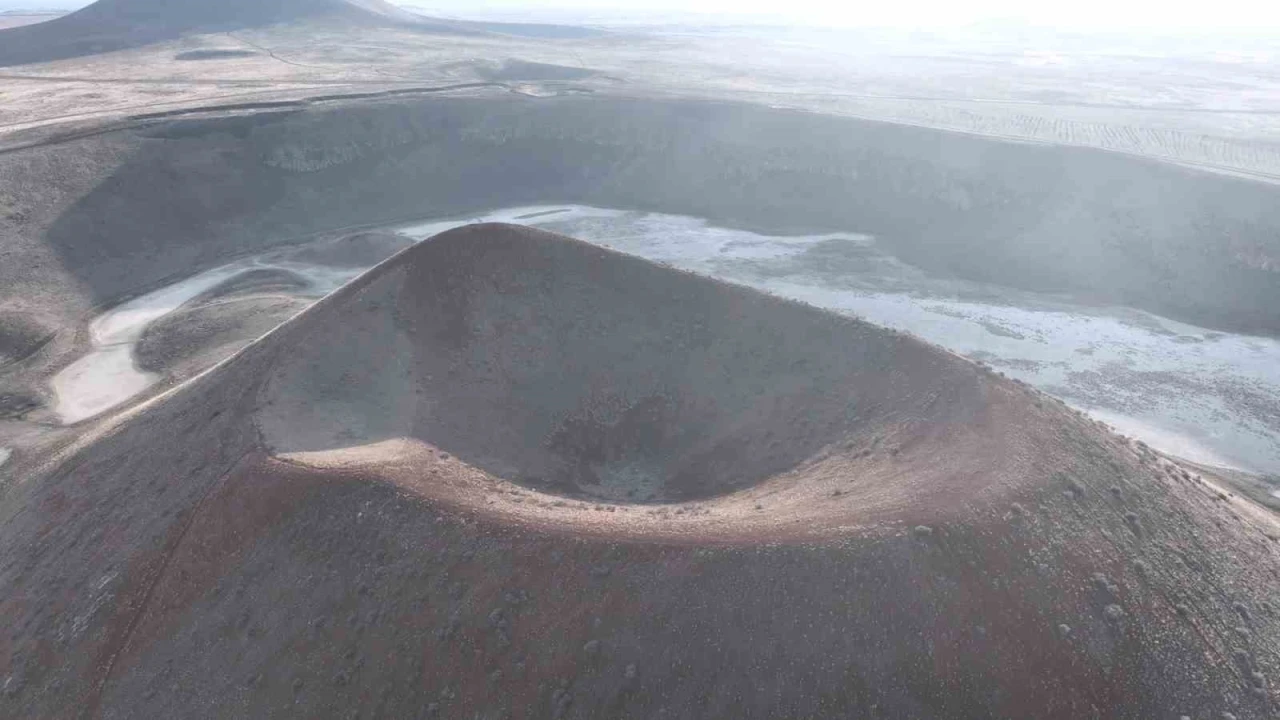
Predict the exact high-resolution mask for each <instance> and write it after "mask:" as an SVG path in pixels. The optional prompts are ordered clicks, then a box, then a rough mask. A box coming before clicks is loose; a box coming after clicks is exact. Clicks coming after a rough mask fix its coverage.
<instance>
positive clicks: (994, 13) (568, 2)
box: [0, 0, 1280, 41]
mask: <svg viewBox="0 0 1280 720" xmlns="http://www.w3.org/2000/svg"><path fill="white" fill-rule="evenodd" d="M174 1H175V2H176V1H177V0H174ZM205 1H207V2H217V1H218V0H205ZM402 2H403V4H411V5H417V6H419V7H422V8H426V9H436V10H438V11H439V13H440V14H442V15H450V16H455V17H456V16H466V15H468V14H474V15H478V16H484V15H492V14H494V13H501V14H504V15H518V14H520V13H522V12H534V13H537V12H538V11H543V12H545V11H546V10H548V9H566V10H576V11H586V12H588V13H590V14H600V15H607V14H610V13H611V12H614V11H622V12H624V13H625V14H627V15H631V16H635V15H637V14H639V13H651V14H654V15H661V14H664V13H671V14H679V13H685V14H687V13H690V12H695V13H708V14H734V15H746V16H754V17H756V18H760V19H765V18H779V19H781V18H783V17H786V18H790V19H792V20H795V21H797V22H801V23H804V24H817V25H871V26H879V25H895V26H902V27H936V26H955V25H963V24H968V23H971V22H974V21H975V20H979V21H991V20H1007V21H1012V22H1025V23H1030V24H1033V25H1039V26H1049V27H1062V28H1069V29H1073V30H1080V29H1104V30H1105V29H1126V30H1133V31H1141V30H1142V29H1144V28H1153V29H1154V28H1159V29H1164V30H1167V29H1182V30H1187V31H1192V32H1194V31H1197V30H1209V29H1244V30H1250V31H1253V32H1254V33H1256V32H1259V31H1262V32H1266V31H1270V30H1274V31H1275V32H1276V33H1277V40H1278V41H1280V3H1272V2H1266V1H1265V0H1066V1H1065V2H1064V1H1062V0H1058V1H1057V2H1034V1H1033V2H1028V1H1027V0H967V1H966V0H959V1H958V2H957V1H954V0H870V1H868V0H863V2H847V1H846V2H841V1H840V0H786V1H785V2H779V0H654V1H648V0H552V1H551V2H539V1H538V0H402ZM88 4H89V3H88V2H87V0H0V10H4V9H14V8H37V7H45V8H76V7H83V6H84V5H88Z"/></svg>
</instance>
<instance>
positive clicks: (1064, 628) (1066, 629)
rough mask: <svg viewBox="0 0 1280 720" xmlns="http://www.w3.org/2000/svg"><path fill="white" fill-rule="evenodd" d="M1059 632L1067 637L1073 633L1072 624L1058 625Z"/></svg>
mask: <svg viewBox="0 0 1280 720" xmlns="http://www.w3.org/2000/svg"><path fill="white" fill-rule="evenodd" d="M1058 632H1059V633H1060V634H1061V635H1062V636H1063V637H1067V636H1069V635H1071V626H1070V625H1067V624H1062V625H1059V626H1058Z"/></svg>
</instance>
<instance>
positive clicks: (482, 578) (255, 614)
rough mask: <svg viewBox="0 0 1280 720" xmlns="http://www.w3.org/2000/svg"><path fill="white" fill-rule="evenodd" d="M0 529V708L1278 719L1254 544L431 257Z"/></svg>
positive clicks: (393, 269) (861, 345) (872, 378)
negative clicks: (0, 555)
mask: <svg viewBox="0 0 1280 720" xmlns="http://www.w3.org/2000/svg"><path fill="white" fill-rule="evenodd" d="M23 470H24V471H25V472H24V475H25V476H26V477H28V478H29V479H28V480H27V481H26V482H25V483H23V484H22V485H19V486H15V487H13V488H10V489H9V491H8V494H7V496H6V497H5V498H4V502H3V506H2V507H3V515H0V543H2V546H3V547H4V548H5V549H6V552H5V554H4V559H3V564H0V616H3V617H4V618H6V626H5V628H4V630H3V632H2V633H0V684H3V685H4V695H3V696H0V703H3V704H2V705H0V708H2V709H3V712H4V714H6V716H12V717H50V718H53V717H73V716H79V717H113V718H114V717H226V718H239V717H364V718H369V717H386V718H402V717H411V718H412V717H449V718H475V717H484V718H599V717H635V718H653V717H669V718H744V717H759V718H778V717H796V718H799V717H821V718H827V717H859V718H1029V717H1035V718H1133V719H1134V720H1149V719H1151V718H1178V717H1180V716H1183V715H1185V716H1189V717H1193V718H1224V717H1227V715H1224V713H1231V716H1233V717H1236V718H1269V717H1273V716H1274V715H1273V713H1274V707H1275V706H1274V702H1275V698H1274V696H1273V694H1272V692H1273V691H1272V687H1271V682H1272V680H1273V679H1274V678H1275V677H1276V676H1277V672H1280V650H1278V649H1280V617H1278V616H1277V612H1278V611H1280V608H1277V606H1276V604H1275V602H1276V601H1275V600H1274V599H1273V598H1274V597H1275V591H1276V590H1277V588H1278V587H1280V545H1277V542H1276V539H1277V537H1278V535H1277V533H1278V530H1277V525H1276V521H1275V518H1274V516H1273V515H1270V514H1268V513H1267V512H1266V511H1262V510H1260V509H1259V508H1257V507H1256V506H1253V505H1251V504H1249V503H1247V502H1245V501H1242V500H1239V499H1236V498H1231V497H1228V496H1226V495H1222V496H1221V497H1220V496H1219V494H1218V492H1217V491H1216V490H1215V489H1214V488H1213V487H1212V485H1210V484H1209V483H1207V482H1206V481H1204V480H1202V479H1200V478H1198V477H1197V476H1195V475H1193V474H1191V473H1189V472H1186V471H1184V470H1183V469H1181V468H1178V467H1175V466H1173V465H1171V464H1169V463H1167V462H1166V461H1164V460H1161V459H1159V458H1157V457H1155V456H1154V455H1152V454H1151V453H1150V452H1148V451H1146V450H1145V448H1143V447H1141V446H1139V445H1131V444H1130V443H1128V442H1126V441H1124V440H1122V439H1121V438H1118V437H1116V436H1114V435H1112V434H1109V433H1107V432H1105V431H1104V430H1103V429H1102V428H1100V427H1099V426H1098V425H1096V424H1094V423H1092V422H1090V421H1088V420H1087V419H1085V418H1083V417H1081V416H1079V415H1078V414H1076V413H1074V412H1072V411H1070V410H1068V409H1066V408H1064V407H1063V406H1061V405H1060V404H1058V403H1056V402H1055V401H1052V400H1050V399H1048V398H1046V397H1044V396H1041V395H1039V394H1037V393H1035V392H1033V391H1031V390H1029V389H1027V388H1024V387H1023V386H1021V385H1018V384H1016V383H1013V382H1010V381H1006V380H1004V379H1002V378H999V377H995V376H992V375H990V374H988V373H987V372H985V371H984V370H982V369H981V368H978V367H976V366H974V365H972V364H970V363H968V362H966V361H964V360H961V359H959V358H956V357H954V356H951V355H949V354H947V353H945V352H943V351H941V350H939V349H937V348H934V347H931V346H928V345H926V344H924V343H921V342H919V341H917V340H915V339H913V338H910V337H904V336H901V335H898V334H895V333H892V332H889V331H886V330H883V329H881V328H877V327H874V326H871V325H868V324H865V323H862V322H859V321H856V320H853V319H849V318H843V317H839V316H835V315H832V314H829V313H825V312H822V311H818V310H815V309H812V308H809V307H806V306H802V305H798V304H795V303H790V302H785V301H782V300H778V299H775V298H771V297H767V296H764V295H761V294H759V293H756V292H753V291H750V290H746V289H743V288H738V287H733V286H728V285H724V284H721V283H717V282H714V281H711V280H707V279H703V278H699V277H695V276H691V275H687V274H684V273H680V272H677V271H674V270H670V269H667V268H663V267H659V266H656V265H652V264H650V263H647V262H644V261H641V260H638V259H634V258H630V257H626V256H622V255H619V254H616V253H612V252H608V251H605V250H601V249H599V248H595V247H592V246H589V245H586V244H582V243H578V242H576V241H573V240H569V239H567V238H562V237H558V236H554V235H549V234H546V233H541V232H536V231H532V230H527V229H522V228H514V227H510V226H494V225H481V226H471V227H468V228H464V229H461V230H456V231H451V232H449V233H445V234H444V235H441V236H438V237H437V238H435V239H433V240H431V241H428V242H427V243H424V244H422V245H420V246H417V247H414V248H411V249H409V250H407V251H406V252H404V253H402V254H400V255H398V256H396V257H395V258H392V259H391V260H389V261H387V262H386V263H384V264H382V265H380V266H379V267H377V268H375V269H374V270H372V271H371V272H369V273H368V274H366V275H365V276H363V277H362V278H360V279H359V280H357V281H356V282H354V283H352V284H351V285H349V286H347V287H346V288H344V289H343V290H341V291H339V292H338V293H336V294H334V295H332V296H330V297H328V298H326V299H325V300H324V301H322V302H320V303H319V304H317V305H316V306H314V307H312V308H311V309H309V310H307V311H306V312H304V313H302V314H301V315H300V316H298V317H297V318H295V319H294V320H292V321H290V322H289V323H287V324H286V325H284V326H283V327H281V328H279V329H278V330H276V331H274V332H273V333H271V334H270V335H268V336H266V337H265V338H263V339H262V340H261V341H259V342H258V343H255V344H254V345H251V346H250V347H249V348H247V349H245V350H244V351H243V352H241V353H239V354H238V355H236V356H235V357H233V358H231V359H230V360H228V361H227V362H226V363H224V364H222V365H221V366H219V367H217V368H215V369H214V370H213V371H211V372H209V373H206V374H204V375H202V376H200V377H198V378H196V379H195V380H193V381H191V382H190V383H188V384H186V385H184V386H183V387H181V388H179V389H178V390H176V391H174V392H172V393H170V394H168V395H166V396H163V397H161V398H159V399H157V400H155V401H152V402H151V403H148V404H147V405H145V406H143V407H141V408H139V409H138V410H136V411H133V412H131V413H130V414H129V415H127V416H124V417H120V418H117V419H114V420H112V421H110V422H109V423H107V424H105V425H103V426H101V427H99V428H96V429H94V430H93V431H91V433H90V434H89V435H86V436H85V437H83V438H81V440H80V441H79V442H78V443H76V444H75V445H73V446H69V447H67V448H65V449H64V450H63V452H62V453H61V454H60V455H59V456H58V457H56V458H53V459H51V460H50V461H48V462H46V463H45V464H44V465H43V466H42V467H32V468H23Z"/></svg>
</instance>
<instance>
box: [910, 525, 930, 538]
mask: <svg viewBox="0 0 1280 720" xmlns="http://www.w3.org/2000/svg"><path fill="white" fill-rule="evenodd" d="M912 532H914V533H915V534H916V537H918V538H927V537H929V536H931V535H933V528H931V527H929V526H928V525H917V526H916V527H915V530H913V531H912Z"/></svg>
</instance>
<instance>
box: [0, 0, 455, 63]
mask: <svg viewBox="0 0 1280 720" xmlns="http://www.w3.org/2000/svg"><path fill="white" fill-rule="evenodd" d="M310 20H319V21H329V22H335V23H342V24H344V25H411V26H416V27H421V28H423V29H428V30H432V29H434V30H450V29H451V28H450V27H449V26H447V25H444V24H440V23H435V22H433V21H430V20H428V19H427V18H423V17H422V16H419V15H415V14H413V13H410V12H408V11H405V10H401V9H400V8H397V7H395V6H394V5H391V4H390V3H387V2H385V1H384V0H98V2H95V3H94V4H92V5H90V6H88V7H86V8H84V9H82V10H79V11H77V12H74V13H71V14H69V15H64V16H62V17H59V18H56V19H54V20H51V21H49V22H45V23H40V24H37V25H28V26H24V27H19V28H14V29H11V30H5V31H0V65H21V64H27V63H37V62H49V61H52V60H61V59H65V58H71V57H79V56H82V55H92V54H96V53H102V52H110V51H112V50H122V49H126V48H132V47H139V46H142V45H148V44H151V43H155V42H161V41H164V40H170V39H173V38H176V37H180V36H182V35H185V34H189V33H203V32H222V31H228V30H238V29H244V28H252V27H260V26H265V25H273V24H279V23H290V22H299V21H310Z"/></svg>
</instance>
